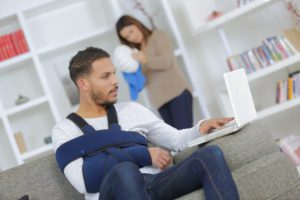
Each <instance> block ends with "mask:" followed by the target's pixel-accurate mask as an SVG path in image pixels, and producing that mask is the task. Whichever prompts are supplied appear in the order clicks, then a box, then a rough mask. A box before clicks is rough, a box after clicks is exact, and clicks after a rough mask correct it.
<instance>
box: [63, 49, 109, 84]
mask: <svg viewBox="0 0 300 200" xmlns="http://www.w3.org/2000/svg"><path fill="white" fill-rule="evenodd" d="M109 57H110V55H109V54H108V53H107V52H106V51H104V50H103V49H100V48H96V47H87V48H86V49H84V50H81V51H78V52H77V54H76V55H75V56H73V58H72V59H71V60H70V63H69V73H70V77H71V79H72V81H73V82H74V83H75V85H76V86H77V84H76V80H77V79H78V78H79V77H81V76H84V75H89V74H90V73H91V72H92V63H93V62H94V61H95V60H98V59H101V58H109Z"/></svg>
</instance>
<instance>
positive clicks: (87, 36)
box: [38, 27, 113, 55]
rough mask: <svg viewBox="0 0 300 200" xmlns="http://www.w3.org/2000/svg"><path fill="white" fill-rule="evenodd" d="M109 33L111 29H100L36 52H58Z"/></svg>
mask: <svg viewBox="0 0 300 200" xmlns="http://www.w3.org/2000/svg"><path fill="white" fill-rule="evenodd" d="M111 31H113V29H112V28H108V27H106V28H101V29H98V30H96V31H94V32H91V33H87V34H85V35H83V36H80V37H76V38H73V39H70V40H68V41H66V42H65V43H61V44H55V45H52V46H48V47H44V48H41V49H40V50H38V54H40V55H41V54H46V53H50V52H53V51H56V50H59V49H61V48H64V47H68V46H71V45H74V44H76V43H79V42H82V41H85V40H88V39H90V38H93V37H98V36H101V35H103V34H106V33H109V32H111Z"/></svg>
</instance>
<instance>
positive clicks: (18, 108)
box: [6, 97, 48, 115]
mask: <svg viewBox="0 0 300 200" xmlns="http://www.w3.org/2000/svg"><path fill="white" fill-rule="evenodd" d="M47 101H48V100H47V97H40V98H37V99H34V100H30V101H29V102H27V103H24V104H21V105H18V106H15V107H14V108H10V109H8V110H7V111H6V114H7V115H13V114H16V113H18V112H22V111H25V110H27V109H30V108H33V107H35V106H38V105H41V104H43V103H46V102H47Z"/></svg>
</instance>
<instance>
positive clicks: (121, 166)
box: [111, 162, 139, 176]
mask: <svg viewBox="0 0 300 200" xmlns="http://www.w3.org/2000/svg"><path fill="white" fill-rule="evenodd" d="M111 172H112V173H114V174H115V175H118V176H124V175H126V174H131V173H136V172H139V168H138V167H137V166H136V165H135V164H133V163H132V162H121V163H118V164H116V165H115V166H114V167H113V168H112V169H111Z"/></svg>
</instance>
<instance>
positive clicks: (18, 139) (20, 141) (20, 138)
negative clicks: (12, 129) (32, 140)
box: [14, 132, 27, 153]
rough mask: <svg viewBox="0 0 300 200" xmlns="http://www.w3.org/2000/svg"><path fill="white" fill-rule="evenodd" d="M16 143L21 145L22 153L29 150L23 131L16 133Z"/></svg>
mask: <svg viewBox="0 0 300 200" xmlns="http://www.w3.org/2000/svg"><path fill="white" fill-rule="evenodd" d="M14 136H15V140H16V143H17V145H18V147H19V151H20V153H25V152H26V151H27V149H26V145H25V141H24V138H23V134H22V133H21V132H17V133H15V134H14Z"/></svg>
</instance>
